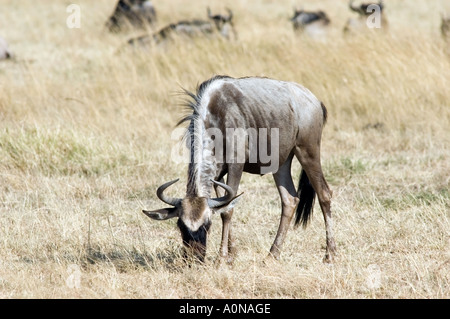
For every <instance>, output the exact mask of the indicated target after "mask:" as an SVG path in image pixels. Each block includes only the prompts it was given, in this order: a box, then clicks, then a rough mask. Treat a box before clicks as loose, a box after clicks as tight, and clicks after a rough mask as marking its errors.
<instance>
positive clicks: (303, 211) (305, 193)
mask: <svg viewBox="0 0 450 319" xmlns="http://www.w3.org/2000/svg"><path fill="white" fill-rule="evenodd" d="M297 195H298V197H299V198H300V203H299V204H298V206H297V211H296V213H295V226H297V225H298V224H299V223H300V222H301V223H302V225H303V227H306V226H307V225H308V221H309V219H310V217H311V216H312V213H313V207H314V200H315V198H316V192H315V191H314V188H313V187H312V185H311V183H310V182H309V178H308V176H307V175H306V172H305V170H304V169H302V173H301V174H300V181H299V182H298V190H297Z"/></svg>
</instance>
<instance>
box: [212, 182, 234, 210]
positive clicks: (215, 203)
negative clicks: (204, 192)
mask: <svg viewBox="0 0 450 319" xmlns="http://www.w3.org/2000/svg"><path fill="white" fill-rule="evenodd" d="M211 181H212V182H213V183H214V184H216V185H217V186H220V187H222V188H223V189H225V190H226V192H227V193H226V194H225V196H223V197H219V198H208V206H209V207H211V208H217V207H221V206H225V205H226V204H228V203H229V202H231V201H232V200H233V198H234V197H235V195H236V194H235V193H234V191H233V189H232V188H231V187H230V186H228V185H227V184H224V183H221V182H218V181H215V180H213V179H211Z"/></svg>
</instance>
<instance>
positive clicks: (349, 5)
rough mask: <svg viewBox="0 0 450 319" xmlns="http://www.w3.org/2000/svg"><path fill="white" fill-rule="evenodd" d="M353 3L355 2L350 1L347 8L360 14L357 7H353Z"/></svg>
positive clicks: (353, 0)
mask: <svg viewBox="0 0 450 319" xmlns="http://www.w3.org/2000/svg"><path fill="white" fill-rule="evenodd" d="M353 2H355V0H350V1H349V2H348V7H349V8H350V10H353V11H355V12H358V13H360V9H359V8H358V7H354V6H353Z"/></svg>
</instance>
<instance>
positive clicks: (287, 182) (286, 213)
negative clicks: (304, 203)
mask: <svg viewBox="0 0 450 319" xmlns="http://www.w3.org/2000/svg"><path fill="white" fill-rule="evenodd" d="M291 162H292V155H291V156H290V158H289V159H288V160H287V161H286V162H285V163H284V164H283V165H282V166H281V167H280V169H279V170H278V172H277V173H275V174H274V175H273V178H274V180H275V183H276V185H277V188H278V192H279V193H280V197H281V205H282V210H281V219H280V225H279V227H278V232H277V235H276V237H275V241H274V242H273V245H272V247H271V248H270V254H269V256H272V257H274V258H275V259H278V258H279V257H280V252H281V246H282V245H283V242H284V239H285V237H286V233H287V231H288V229H289V225H290V224H291V221H292V217H294V212H295V209H296V207H297V205H298V202H299V199H298V197H297V193H296V191H295V186H294V183H293V182H292V176H291Z"/></svg>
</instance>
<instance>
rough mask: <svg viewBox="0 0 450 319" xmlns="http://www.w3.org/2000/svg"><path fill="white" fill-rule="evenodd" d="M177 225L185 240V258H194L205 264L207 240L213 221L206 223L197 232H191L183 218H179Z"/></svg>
mask: <svg viewBox="0 0 450 319" xmlns="http://www.w3.org/2000/svg"><path fill="white" fill-rule="evenodd" d="M177 225H178V228H179V229H180V232H181V237H182V238H183V244H184V251H183V257H184V258H185V259H186V260H188V259H189V257H191V256H192V257H194V258H196V259H197V260H198V261H200V262H204V261H205V256H206V240H207V236H208V231H209V228H210V227H211V221H209V220H208V221H206V222H205V223H204V224H203V225H202V226H200V228H199V229H198V230H196V231H192V230H190V229H189V228H188V227H187V226H186V224H185V223H184V222H183V220H182V219H181V218H178V222H177Z"/></svg>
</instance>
